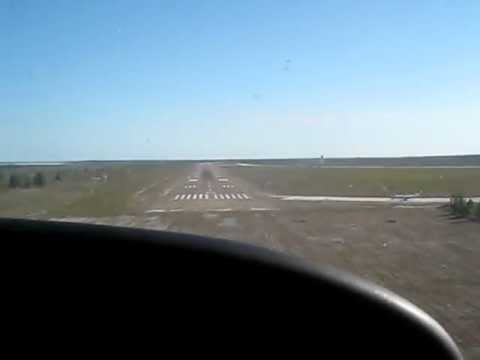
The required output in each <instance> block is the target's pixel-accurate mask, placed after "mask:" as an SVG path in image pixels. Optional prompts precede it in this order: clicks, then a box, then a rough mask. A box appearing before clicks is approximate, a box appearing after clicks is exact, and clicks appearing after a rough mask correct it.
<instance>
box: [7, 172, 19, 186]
mask: <svg viewBox="0 0 480 360" xmlns="http://www.w3.org/2000/svg"><path fill="white" fill-rule="evenodd" d="M19 186H20V178H19V177H18V175H17V174H10V178H9V179H8V187H9V188H10V189H15V188H17V187H19Z"/></svg>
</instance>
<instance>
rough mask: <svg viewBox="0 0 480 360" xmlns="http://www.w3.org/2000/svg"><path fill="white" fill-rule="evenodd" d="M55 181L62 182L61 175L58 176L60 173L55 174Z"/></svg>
mask: <svg viewBox="0 0 480 360" xmlns="http://www.w3.org/2000/svg"><path fill="white" fill-rule="evenodd" d="M55 181H62V174H60V172H57V173H56V174H55Z"/></svg>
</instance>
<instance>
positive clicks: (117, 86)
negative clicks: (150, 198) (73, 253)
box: [0, 0, 480, 161]
mask: <svg viewBox="0 0 480 360" xmlns="http://www.w3.org/2000/svg"><path fill="white" fill-rule="evenodd" d="M479 19H480V2H479V1H476V0H472V1H440V0H436V1H405V0H403V1H398V2H396V1H337V0H335V1H319V0H313V1H301V0H298V1H280V0H275V1H245V0H244V1H238V2H234V1H223V0H219V1H181V0H169V1H108V0H102V1H74V0H71V1H50V0H49V1H35V0H33V1H22V0H0V134H1V139H2V146H1V149H0V161H20V160H23V161H35V160H38V161H46V160H49V161H58V160H81V159H135V158H142V159H184V158H225V157H256V158H258V157H317V156H320V155H322V154H325V155H326V156H402V155H432V154H472V153H480V138H479V134H480V21H479Z"/></svg>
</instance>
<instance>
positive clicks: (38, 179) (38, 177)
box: [33, 172, 46, 187]
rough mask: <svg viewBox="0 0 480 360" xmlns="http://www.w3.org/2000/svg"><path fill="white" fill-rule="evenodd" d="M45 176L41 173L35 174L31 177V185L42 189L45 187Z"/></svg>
mask: <svg viewBox="0 0 480 360" xmlns="http://www.w3.org/2000/svg"><path fill="white" fill-rule="evenodd" d="M45 183H46V181H45V176H44V175H43V173H41V172H37V173H36V174H35V176H34V177H33V184H34V185H35V186H38V187H43V186H45Z"/></svg>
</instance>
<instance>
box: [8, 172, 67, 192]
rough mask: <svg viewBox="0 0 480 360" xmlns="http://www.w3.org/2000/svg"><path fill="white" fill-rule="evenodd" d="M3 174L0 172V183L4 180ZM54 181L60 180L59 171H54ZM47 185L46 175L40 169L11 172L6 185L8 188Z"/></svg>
mask: <svg viewBox="0 0 480 360" xmlns="http://www.w3.org/2000/svg"><path fill="white" fill-rule="evenodd" d="M4 177H5V176H4V174H3V173H0V183H1V182H3V181H4ZM54 180H55V181H61V180H62V176H61V174H60V173H56V174H55V177H54ZM46 185H47V177H46V176H45V174H44V173H43V172H41V171H38V172H36V173H34V174H33V175H32V174H25V173H22V174H17V173H11V174H10V175H9V177H8V187H9V188H10V189H18V188H22V189H29V188H31V187H37V188H42V187H44V186H46Z"/></svg>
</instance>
